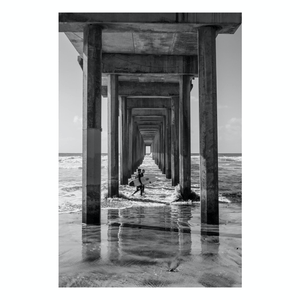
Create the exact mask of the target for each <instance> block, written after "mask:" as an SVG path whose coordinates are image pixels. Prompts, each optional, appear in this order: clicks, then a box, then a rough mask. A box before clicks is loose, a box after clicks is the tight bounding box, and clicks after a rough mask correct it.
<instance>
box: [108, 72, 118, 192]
mask: <svg viewBox="0 0 300 300" xmlns="http://www.w3.org/2000/svg"><path fill="white" fill-rule="evenodd" d="M108 79H109V80H108V97H107V107H108V118H107V121H108V126H107V139H108V140H107V142H108V165H107V170H108V197H114V196H116V197H118V196H119V133H118V131H119V119H118V116H119V113H118V112H119V95H118V75H109V77H108Z"/></svg>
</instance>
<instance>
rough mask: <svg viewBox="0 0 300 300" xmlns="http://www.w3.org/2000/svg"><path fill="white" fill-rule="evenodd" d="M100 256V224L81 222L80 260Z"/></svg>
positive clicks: (98, 257) (94, 258)
mask: <svg viewBox="0 0 300 300" xmlns="http://www.w3.org/2000/svg"><path fill="white" fill-rule="evenodd" d="M100 258H101V226H97V225H86V224H82V260H83V261H89V262H92V261H96V260H99V259H100Z"/></svg>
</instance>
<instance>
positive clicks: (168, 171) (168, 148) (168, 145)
mask: <svg viewBox="0 0 300 300" xmlns="http://www.w3.org/2000/svg"><path fill="white" fill-rule="evenodd" d="M166 125H167V127H166V178H167V179H171V109H169V108H168V109H166Z"/></svg>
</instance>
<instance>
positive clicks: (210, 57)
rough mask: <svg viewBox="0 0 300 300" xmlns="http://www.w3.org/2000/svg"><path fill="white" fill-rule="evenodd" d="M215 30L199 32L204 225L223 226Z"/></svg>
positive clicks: (201, 170)
mask: <svg viewBox="0 0 300 300" xmlns="http://www.w3.org/2000/svg"><path fill="white" fill-rule="evenodd" d="M216 35H217V29H216V28H214V27H203V28H200V29H199V34H198V40H199V113H200V115H199V116H200V187H201V223H205V224H213V225H218V224H219V200H218V198H219V189H218V126H217V83H216Z"/></svg>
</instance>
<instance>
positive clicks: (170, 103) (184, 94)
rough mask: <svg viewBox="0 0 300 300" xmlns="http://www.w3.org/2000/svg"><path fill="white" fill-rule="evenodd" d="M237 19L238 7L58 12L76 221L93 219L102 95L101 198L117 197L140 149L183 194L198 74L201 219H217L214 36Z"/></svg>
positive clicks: (229, 30)
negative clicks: (79, 116)
mask: <svg viewBox="0 0 300 300" xmlns="http://www.w3.org/2000/svg"><path fill="white" fill-rule="evenodd" d="M240 24H241V14H240V13H60V14H59V31H60V32H64V33H65V34H66V36H67V37H68V39H69V40H70V42H71V43H72V44H73V46H74V47H75V49H76V50H77V52H78V62H79V64H80V66H81V68H82V70H83V199H82V201H83V202H82V204H83V209H82V214H83V215H82V216H83V219H82V221H83V223H86V224H100V215H101V214H100V210H101V205H100V203H101V201H100V200H101V199H100V198H101V178H100V177H101V97H102V96H104V97H107V98H108V196H109V197H114V196H118V195H119V185H120V184H121V185H123V184H128V179H129V178H130V177H131V174H132V173H133V172H134V171H135V170H136V168H137V167H138V166H139V165H140V163H141V162H142V160H143V157H144V155H145V153H146V146H150V148H151V152H152V155H153V159H154V160H155V162H156V164H157V165H158V166H159V168H160V169H161V171H162V173H163V174H165V176H166V178H169V179H172V185H173V186H175V185H178V184H179V185H180V190H181V194H182V197H183V199H185V200H187V199H189V196H190V193H191V132H190V92H191V89H192V80H193V79H194V78H195V77H198V80H199V120H200V122H199V127H200V178H199V182H200V188H201V195H200V199H201V223H203V224H205V225H218V224H219V205H218V136H217V84H216V77H217V74H216V38H217V35H218V34H234V33H235V31H236V30H237V28H238V27H239V26H240ZM119 140H120V141H121V145H120V149H121V153H120V162H119V153H118V152H119V151H118V149H119V144H118V143H119ZM119 165H120V167H119ZM206 227H207V226H204V227H203V228H206Z"/></svg>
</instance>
